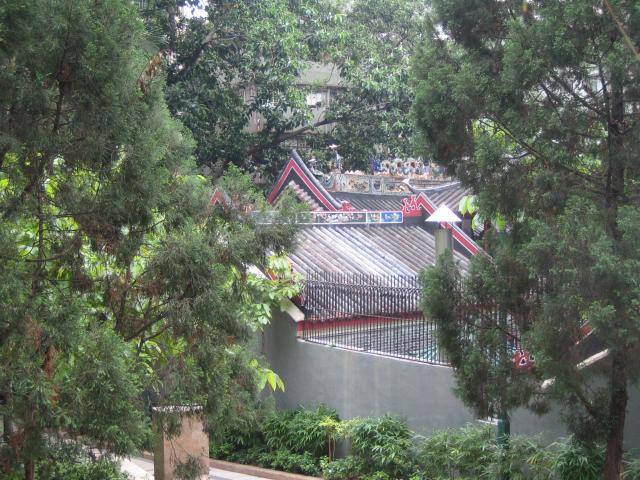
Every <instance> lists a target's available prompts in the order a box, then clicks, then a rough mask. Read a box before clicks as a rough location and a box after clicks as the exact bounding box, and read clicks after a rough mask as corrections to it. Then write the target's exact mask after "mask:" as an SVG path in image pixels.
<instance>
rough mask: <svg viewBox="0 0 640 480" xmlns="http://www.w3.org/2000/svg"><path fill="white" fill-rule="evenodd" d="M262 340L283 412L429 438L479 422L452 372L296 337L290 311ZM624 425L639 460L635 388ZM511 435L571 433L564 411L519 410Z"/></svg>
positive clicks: (639, 398)
mask: <svg viewBox="0 0 640 480" xmlns="http://www.w3.org/2000/svg"><path fill="white" fill-rule="evenodd" d="M290 313H291V312H290ZM259 343H260V345H259V349H260V351H261V353H262V354H263V355H264V356H265V357H266V358H267V360H268V361H269V363H270V364H271V368H272V369H273V370H274V371H275V372H276V373H278V375H280V377H281V378H282V379H283V381H284V384H285V391H284V392H280V391H278V392H276V393H275V399H276V406H277V407H278V408H296V407H298V406H300V405H302V406H305V407H309V408H312V407H315V406H317V405H320V404H324V405H326V406H328V407H332V408H335V409H336V410H337V411H338V414H339V415H340V417H341V418H343V419H349V418H354V417H365V416H380V415H384V414H391V415H394V416H397V417H399V418H402V419H403V420H405V421H406V422H407V424H408V425H409V427H410V428H411V429H413V430H414V431H416V432H418V433H421V434H425V435H427V434H429V433H431V432H433V431H434V430H437V429H444V428H454V427H461V426H464V425H466V424H468V423H470V422H476V421H478V419H477V418H476V417H475V416H474V414H473V412H472V411H471V410H469V409H468V408H466V407H465V406H464V405H463V404H462V402H461V401H460V400H459V399H458V398H457V397H456V396H455V394H454V392H453V389H454V387H455V379H454V375H453V371H452V370H451V369H450V368H448V367H443V366H437V365H429V364H425V363H419V362H413V361H410V360H402V359H396V358H389V357H383V356H379V355H373V354H368V353H364V352H357V351H350V350H344V349H340V348H335V347H331V346H329V345H322V344H317V343H310V342H306V341H304V340H302V339H300V338H298V336H297V324H296V322H295V321H294V319H293V318H292V316H291V315H290V314H287V313H286V312H281V313H278V314H276V315H275V317H274V319H273V320H272V322H271V324H270V325H269V326H267V327H266V328H265V330H264V332H262V334H261V336H260V338H259ZM626 425H627V427H626V432H625V436H626V439H625V440H626V441H625V443H626V447H627V449H629V450H631V451H633V452H635V456H638V457H640V391H638V389H637V388H636V389H632V391H631V392H630V398H629V404H628V411H627V423H626ZM511 431H512V433H515V434H518V433H521V434H540V435H541V436H542V438H544V439H546V440H548V441H552V440H554V439H556V438H558V437H559V436H566V435H567V432H566V430H565V429H564V427H563V423H562V421H561V418H560V414H559V408H555V409H552V411H551V412H550V413H548V414H546V415H543V416H538V415H535V414H534V413H532V412H530V411H528V410H525V409H521V410H518V411H516V412H514V413H513V415H512V420H511Z"/></svg>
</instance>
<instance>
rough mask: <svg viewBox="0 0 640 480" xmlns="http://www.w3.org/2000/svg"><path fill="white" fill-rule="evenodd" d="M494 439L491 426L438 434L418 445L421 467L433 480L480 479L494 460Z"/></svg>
mask: <svg viewBox="0 0 640 480" xmlns="http://www.w3.org/2000/svg"><path fill="white" fill-rule="evenodd" d="M494 437H495V433H494V430H493V428H492V427H490V426H488V425H487V426H472V425H469V426H467V427H465V428H462V429H459V430H443V431H439V432H436V433H434V434H433V435H431V436H430V437H427V438H425V439H422V441H420V442H419V443H418V446H417V452H416V462H417V464H418V468H419V470H420V471H423V472H428V474H429V475H430V478H456V476H469V477H472V478H473V477H476V478H477V477H480V475H481V474H482V472H483V470H484V469H485V468H486V467H487V466H488V465H490V464H492V463H493V462H494V461H495V448H496V447H495V441H494Z"/></svg>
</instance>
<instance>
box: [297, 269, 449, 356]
mask: <svg viewBox="0 0 640 480" xmlns="http://www.w3.org/2000/svg"><path fill="white" fill-rule="evenodd" d="M421 292H422V285H421V283H420V281H419V278H418V277H416V276H407V275H405V276H403V275H393V276H391V275H389V276H374V275H357V274H356V275H354V274H345V273H329V272H317V273H311V274H309V275H308V278H307V281H306V285H305V289H304V294H303V297H302V307H303V308H304V311H305V322H304V325H303V327H302V337H303V338H304V339H305V340H307V341H309V342H316V343H323V344H327V345H332V346H336V347H341V348H345V349H349V350H357V351H363V352H369V353H375V354H379V355H384V356H390V357H396V358H404V359H409V360H415V361H418V362H425V363H430V364H437V365H447V364H448V362H447V359H446V357H445V355H444V352H443V350H442V349H441V348H439V347H438V340H437V329H436V325H435V322H433V321H430V320H428V319H426V318H424V316H423V315H422V312H421V311H420V296H421Z"/></svg>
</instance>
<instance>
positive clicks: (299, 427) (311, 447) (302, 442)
mask: <svg viewBox="0 0 640 480" xmlns="http://www.w3.org/2000/svg"><path fill="white" fill-rule="evenodd" d="M327 420H338V414H337V413H336V411H335V410H333V409H330V408H327V407H324V406H320V407H318V408H316V409H314V410H310V409H305V408H298V409H296V410H282V411H276V412H273V413H271V414H270V415H269V416H267V418H266V419H265V421H264V424H263V426H262V434H263V436H264V439H265V441H266V444H267V446H268V447H269V449H270V450H282V449H285V450H289V451H291V452H296V453H304V452H310V453H312V454H313V455H314V456H316V457H318V458H319V457H320V456H322V455H327V454H328V453H329V451H328V442H329V439H330V438H331V435H332V433H333V432H332V430H331V428H330V426H329V423H330V422H327Z"/></svg>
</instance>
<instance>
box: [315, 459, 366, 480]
mask: <svg viewBox="0 0 640 480" xmlns="http://www.w3.org/2000/svg"><path fill="white" fill-rule="evenodd" d="M320 464H321V466H322V477H323V478H324V479H325V480H354V479H358V478H360V476H361V475H362V473H363V472H364V471H365V464H364V461H363V460H362V459H361V458H359V457H355V456H352V455H349V456H348V457H345V458H339V459H337V460H334V461H332V462H331V461H329V460H328V459H323V460H322V461H321V462H320Z"/></svg>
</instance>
